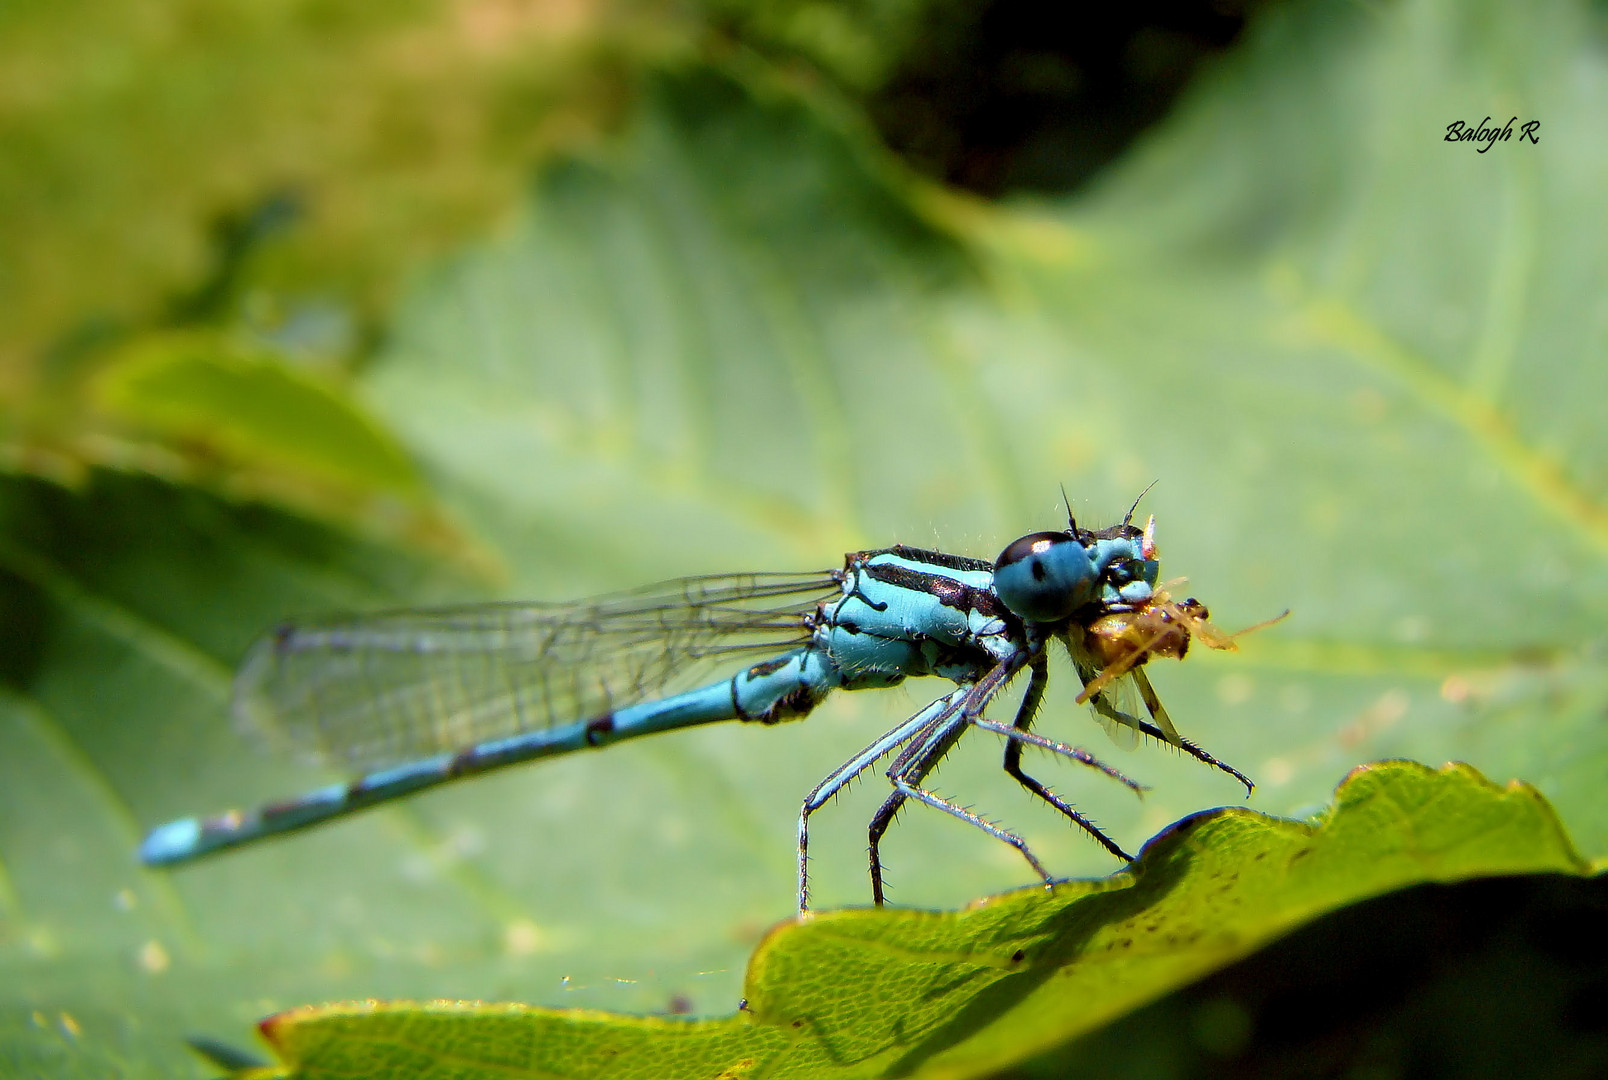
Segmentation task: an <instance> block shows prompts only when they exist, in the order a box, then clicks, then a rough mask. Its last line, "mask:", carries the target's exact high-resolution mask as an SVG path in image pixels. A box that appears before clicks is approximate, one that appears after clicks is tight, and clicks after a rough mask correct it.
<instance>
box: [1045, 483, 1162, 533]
mask: <svg viewBox="0 0 1608 1080" xmlns="http://www.w3.org/2000/svg"><path fill="white" fill-rule="evenodd" d="M1159 483H1161V481H1160V480H1152V481H1150V483H1149V484H1148V485H1147V486H1146V487H1145V489H1144V490H1143V491H1141V492H1140V493H1139V497H1138V498H1137V499H1135V500H1134V501H1133V505H1132V506H1130V507H1128V514H1127V516H1126V517H1124V518H1123V519H1122V523H1123V524H1124V525H1132V524H1133V514H1134V511H1135V510H1138V509H1139V504H1140V503H1141V502H1143V501H1144V498H1145V496H1146V495H1149V494H1150V489H1151V488H1153V487H1155V486H1156V485H1157V484H1159ZM1061 494H1062V495H1065V494H1066V489H1065V488H1062V489H1061Z"/></svg>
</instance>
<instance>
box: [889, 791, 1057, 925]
mask: <svg viewBox="0 0 1608 1080" xmlns="http://www.w3.org/2000/svg"><path fill="white" fill-rule="evenodd" d="M894 785H895V786H896V787H897V788H898V794H900V795H903V796H905V797H906V798H910V799H917V800H919V801H921V802H924V803H926V804H927V805H928V806H932V807H936V808H937V809H939V810H942V811H944V812H945V813H946V814H953V815H954V816H955V817H958V818H959V819H960V820H962V821H968V822H970V823H971V824H973V825H975V826H977V827H978V828H979V829H981V830H983V831H984V832H985V833H987V834H988V835H989V836H992V837H993V838H994V839H996V840H1000V841H1003V842H1004V843H1007V844H1009V845H1010V846H1011V847H1013V848H1015V849H1016V850H1017V851H1020V852H1021V853H1022V858H1024V859H1026V860H1027V864H1028V865H1029V866H1031V867H1032V868H1033V872H1034V873H1036V874H1037V875H1038V876H1039V877H1041V878H1043V879H1044V883H1045V884H1046V885H1048V884H1049V883H1050V882H1052V881H1054V880H1055V879H1054V878H1052V877H1050V872H1049V871H1048V870H1046V869H1044V864H1043V863H1041V862H1039V861H1038V856H1037V855H1034V854H1033V852H1032V851H1031V850H1029V849H1028V846H1027V841H1026V840H1023V839H1022V838H1021V837H1020V836H1017V835H1016V834H1015V833H1013V832H1011V831H1010V830H1008V829H1002V828H1000V827H999V826H998V825H995V824H994V823H993V822H991V821H987V820H985V819H984V818H983V817H982V816H981V815H979V814H976V813H974V812H972V811H970V810H968V809H966V808H965V807H964V806H959V805H957V804H955V803H952V802H950V801H949V800H948V799H946V798H944V797H943V796H942V795H936V794H934V793H933V792H930V791H928V790H927V789H926V788H920V787H917V786H915V785H914V784H911V783H907V782H906V781H904V780H895V781H894ZM879 903H880V901H879Z"/></svg>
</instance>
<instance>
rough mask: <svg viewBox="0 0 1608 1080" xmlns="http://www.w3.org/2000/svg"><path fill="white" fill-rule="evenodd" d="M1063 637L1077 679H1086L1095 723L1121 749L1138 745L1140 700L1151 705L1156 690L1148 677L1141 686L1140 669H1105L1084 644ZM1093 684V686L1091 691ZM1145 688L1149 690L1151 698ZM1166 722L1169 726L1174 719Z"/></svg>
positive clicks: (1086, 687) (1159, 708) (1157, 702)
mask: <svg viewBox="0 0 1608 1080" xmlns="http://www.w3.org/2000/svg"><path fill="white" fill-rule="evenodd" d="M1061 640H1062V643H1063V644H1064V645H1065V646H1066V651H1067V655H1068V656H1070V657H1071V658H1072V666H1073V667H1075V668H1076V669H1077V672H1078V678H1079V679H1080V680H1082V682H1083V685H1084V687H1085V690H1084V693H1085V694H1087V695H1088V697H1087V698H1086V699H1085V700H1086V701H1087V702H1088V705H1089V709H1090V711H1092V712H1093V713H1094V719H1095V722H1096V723H1098V724H1099V725H1100V727H1101V728H1103V729H1104V730H1105V733H1106V734H1107V735H1109V736H1110V737H1111V741H1112V742H1113V743H1115V744H1116V745H1117V746H1120V747H1121V748H1122V749H1124V750H1132V749H1133V748H1134V747H1136V746H1138V745H1139V736H1140V734H1141V731H1140V727H1139V724H1140V720H1139V703H1140V701H1141V700H1142V699H1143V700H1144V703H1145V705H1146V706H1147V707H1148V706H1150V705H1151V699H1154V697H1155V692H1154V691H1151V690H1150V683H1149V680H1146V681H1145V682H1144V684H1143V685H1142V686H1141V685H1140V683H1139V681H1138V680H1137V679H1136V678H1135V677H1134V676H1135V675H1136V674H1138V669H1137V668H1128V669H1125V670H1123V671H1122V672H1121V673H1116V672H1112V671H1111V670H1110V669H1105V670H1102V669H1101V668H1100V666H1099V662H1098V661H1097V660H1096V659H1095V657H1093V656H1092V655H1090V653H1089V651H1088V650H1087V649H1086V648H1084V647H1083V645H1082V644H1081V643H1079V642H1077V641H1075V640H1074V639H1073V638H1070V637H1063V638H1062V639H1061ZM1090 687H1092V688H1093V689H1092V690H1090V689H1089V688H1090ZM1146 691H1149V695H1148V697H1147V696H1146ZM1079 696H1080V697H1082V695H1079ZM1155 708H1156V709H1158V710H1161V702H1160V701H1156V702H1155ZM1161 715H1162V716H1163V717H1165V716H1166V715H1167V714H1166V711H1165V710H1161ZM1166 723H1167V724H1168V726H1170V723H1171V722H1170V721H1166Z"/></svg>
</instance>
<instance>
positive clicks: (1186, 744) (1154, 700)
mask: <svg viewBox="0 0 1608 1080" xmlns="http://www.w3.org/2000/svg"><path fill="white" fill-rule="evenodd" d="M1133 677H1134V682H1135V683H1137V684H1138V686H1139V696H1140V697H1141V698H1143V699H1144V703H1145V708H1147V709H1149V710H1150V712H1151V715H1153V716H1154V715H1156V710H1158V709H1161V699H1160V698H1158V697H1157V696H1156V690H1155V688H1154V687H1152V686H1151V685H1150V679H1149V678H1148V677H1147V676H1146V675H1145V673H1144V671H1143V670H1142V669H1140V668H1134V670H1133ZM1161 715H1162V716H1165V715H1166V711H1165V710H1163V711H1162V712H1161ZM1135 719H1138V718H1137V717H1135ZM1139 730H1140V731H1142V732H1144V733H1145V734H1146V735H1149V736H1151V737H1153V738H1156V739H1160V740H1161V741H1162V742H1164V743H1170V744H1172V745H1173V746H1176V747H1178V749H1180V750H1182V751H1183V752H1184V753H1186V754H1188V755H1189V756H1190V757H1192V758H1194V759H1195V760H1196V761H1200V762H1204V763H1205V764H1207V765H1210V766H1211V767H1212V768H1214V769H1220V770H1221V771H1223V772H1226V773H1227V774H1228V775H1230V776H1232V777H1233V778H1234V779H1236V780H1238V781H1239V782H1240V783H1242V784H1244V785H1245V794H1246V797H1249V796H1250V794H1251V792H1253V791H1255V790H1256V784H1255V782H1254V781H1252V780H1251V778H1250V777H1249V776H1246V775H1245V774H1244V773H1242V772H1240V771H1239V770H1238V769H1236V768H1234V766H1232V765H1229V764H1227V763H1226V762H1222V761H1218V760H1217V759H1216V758H1214V757H1212V756H1211V755H1210V754H1208V753H1207V752H1206V751H1204V750H1202V749H1201V748H1200V747H1199V746H1197V745H1196V744H1194V743H1192V742H1190V741H1189V740H1188V739H1185V738H1183V737H1182V736H1180V737H1179V738H1177V739H1169V738H1168V737H1167V735H1166V733H1165V732H1163V731H1162V730H1161V729H1160V728H1158V727H1153V726H1151V725H1150V724H1147V723H1145V722H1144V721H1143V720H1139Z"/></svg>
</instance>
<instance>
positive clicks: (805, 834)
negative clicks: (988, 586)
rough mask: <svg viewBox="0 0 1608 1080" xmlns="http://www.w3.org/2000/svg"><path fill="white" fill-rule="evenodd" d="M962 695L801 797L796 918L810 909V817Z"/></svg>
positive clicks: (945, 700)
mask: <svg viewBox="0 0 1608 1080" xmlns="http://www.w3.org/2000/svg"><path fill="white" fill-rule="evenodd" d="M964 694H965V688H962V689H959V690H956V691H954V692H953V693H950V694H947V695H945V696H944V697H941V698H939V699H938V700H937V701H934V702H932V703H931V704H930V705H928V706H926V707H925V708H923V709H922V710H921V711H920V712H918V713H916V714H915V715H914V716H912V717H911V718H910V719H908V720H906V721H905V722H904V723H902V724H900V725H899V726H898V727H896V728H894V729H893V730H892V731H889V732H888V733H887V734H885V735H883V736H882V737H881V738H879V739H878V740H877V741H876V742H874V743H872V744H871V745H870V746H867V747H866V748H865V749H864V750H862V751H860V752H859V753H858V754H856V755H854V757H852V758H850V759H849V760H848V761H845V762H844V763H843V764H842V765H840V766H838V767H837V768H836V769H834V770H833V771H832V772H831V773H829V774H828V775H827V777H826V779H824V780H822V781H821V782H820V783H819V784H816V785H815V787H814V789H813V790H811V791H810V793H809V794H808V795H807V796H805V798H804V805H803V806H802V807H801V808H800V810H799V814H798V910H799V913H800V914H803V913H804V912H806V911H808V910H809V906H810V892H809V846H810V833H809V820H810V815H811V814H813V813H815V811H817V810H819V809H820V808H821V807H822V806H825V805H826V804H827V803H828V802H829V801H830V800H831V799H832V797H833V796H834V795H836V794H837V793H838V792H839V791H842V790H843V787H844V785H846V784H847V783H848V782H849V781H850V780H853V779H854V778H855V777H856V776H858V775H859V774H860V773H862V772H864V771H865V770H866V769H868V768H870V767H871V765H873V764H875V763H876V761H877V759H878V758H881V757H883V756H885V755H886V754H889V753H891V752H892V751H893V749H894V748H895V747H897V746H898V745H899V744H900V743H902V742H904V741H906V740H908V739H913V738H916V737H917V735H918V734H919V733H920V732H921V731H922V730H923V729H924V728H929V727H931V726H932V725H933V723H934V722H935V721H936V720H938V719H941V718H942V716H943V714H944V713H946V712H952V711H954V709H955V708H957V707H958V706H959V703H960V698H961V697H962V696H963V695H964Z"/></svg>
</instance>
